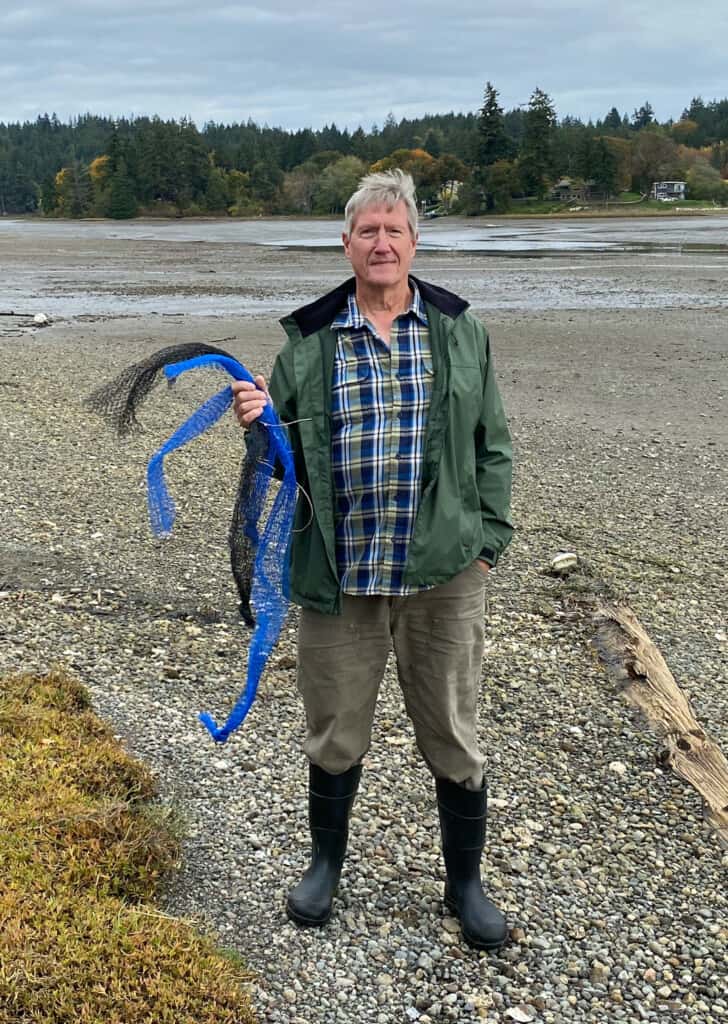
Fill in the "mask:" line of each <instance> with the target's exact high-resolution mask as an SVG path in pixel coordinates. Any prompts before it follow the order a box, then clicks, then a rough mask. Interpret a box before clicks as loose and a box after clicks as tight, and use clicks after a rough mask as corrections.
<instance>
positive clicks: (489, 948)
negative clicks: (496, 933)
mask: <svg viewBox="0 0 728 1024" xmlns="http://www.w3.org/2000/svg"><path fill="white" fill-rule="evenodd" d="M444 903H445V906H446V907H447V909H448V910H450V911H451V912H452V914H453V917H456V918H457V919H458V921H460V912H459V910H458V908H457V904H456V903H455V901H454V900H453V899H451V898H450V897H449V896H445V898H444ZM460 934H461V935H462V937H463V940H464V941H465V942H466V943H467V945H468V946H470V948H471V949H481V950H483V951H484V952H486V953H492V952H494V951H495V950H496V949H500V948H501V946H504V945H505V943H506V938H507V936H505V935H504V936H503V938H502V939H499V940H498V941H497V942H482V941H481V940H480V939H476V938H475V937H474V936H472V935H470V934H469V933H468V932H466V931H465V929H464V928H463V925H462V921H460Z"/></svg>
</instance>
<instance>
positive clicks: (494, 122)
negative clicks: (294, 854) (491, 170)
mask: <svg viewBox="0 0 728 1024" xmlns="http://www.w3.org/2000/svg"><path fill="white" fill-rule="evenodd" d="M512 155H513V149H512V145H511V141H510V139H509V138H508V136H507V134H506V128H505V121H504V118H503V108H502V107H501V106H500V104H499V103H498V92H497V90H496V89H495V88H494V87H493V86H492V85H491V83H490V82H487V83H486V86H485V95H484V97H483V106H482V107H481V108H480V110H479V112H478V153H477V162H478V166H480V167H489V166H490V165H491V164H494V163H495V162H496V160H507V159H508V158H509V157H510V156H512Z"/></svg>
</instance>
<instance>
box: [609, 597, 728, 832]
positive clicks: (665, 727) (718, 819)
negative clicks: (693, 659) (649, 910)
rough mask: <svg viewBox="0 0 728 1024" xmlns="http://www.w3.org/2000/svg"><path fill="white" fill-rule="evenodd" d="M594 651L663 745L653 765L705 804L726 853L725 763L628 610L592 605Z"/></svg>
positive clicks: (727, 797)
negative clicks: (666, 770) (682, 783)
mask: <svg viewBox="0 0 728 1024" xmlns="http://www.w3.org/2000/svg"><path fill="white" fill-rule="evenodd" d="M595 622H596V625H597V633H596V637H595V639H594V645H595V647H596V649H597V651H598V652H599V655H600V657H601V658H602V660H603V661H604V663H605V665H606V668H607V671H608V672H609V674H610V675H611V676H612V678H613V679H615V680H616V681H617V682H618V683H619V684H620V686H621V691H622V694H623V695H624V697H625V698H626V699H627V700H628V701H629V702H630V703H631V704H633V705H634V706H635V707H638V708H640V710H641V711H643V712H644V714H645V716H646V718H647V721H648V722H649V725H650V727H651V728H652V729H653V731H654V732H656V733H657V734H658V735H659V736H660V738H661V739H662V742H663V749H662V751H661V752H660V755H659V759H660V762H661V764H662V765H664V766H665V767H666V768H671V769H672V771H674V772H675V774H676V775H678V776H680V778H682V779H684V780H685V781H686V782H689V783H690V785H691V786H693V787H694V788H695V789H696V790H697V791H698V793H699V794H700V796H701V797H702V798H703V800H704V801H705V815H706V818H707V820H708V821H709V823H710V824H711V826H712V827H713V828H714V829H715V830H716V832H717V834H718V837H719V839H720V841H721V843H723V845H724V846H726V847H728V761H726V759H725V757H724V756H723V754H722V752H721V750H720V748H719V747H718V745H717V744H716V743H715V742H714V741H713V740H712V739H711V738H710V736H708V735H707V733H706V732H705V730H704V729H703V728H702V727H701V726H700V723H699V722H698V720H697V719H696V717H695V715H694V714H693V712H692V709H691V707H690V703H689V702H688V700H687V698H686V697H685V694H684V693H683V692H682V690H681V689H680V687H679V686H678V684H677V683H676V681H675V678H674V677H673V675H672V673H671V672H670V669H669V668H668V667H667V664H666V662H665V659H664V658H663V657H662V655H661V654H660V651H659V650H658V648H657V646H656V645H655V644H654V643H653V641H652V640H650V638H649V636H648V634H647V633H646V631H645V629H644V627H643V626H642V624H641V623H640V621H639V619H638V618H637V616H636V615H635V614H634V612H633V611H632V609H631V608H628V607H627V606H626V605H609V604H603V603H601V602H598V603H597V607H596V613H595Z"/></svg>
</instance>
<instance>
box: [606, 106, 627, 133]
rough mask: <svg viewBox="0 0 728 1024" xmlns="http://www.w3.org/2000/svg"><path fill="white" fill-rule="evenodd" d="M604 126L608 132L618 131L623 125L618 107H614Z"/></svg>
mask: <svg viewBox="0 0 728 1024" xmlns="http://www.w3.org/2000/svg"><path fill="white" fill-rule="evenodd" d="M602 127H603V128H604V129H605V131H608V132H618V131H620V129H621V127H622V115H621V114H620V113H619V111H618V110H617V108H616V107H612V109H611V110H610V111H609V113H608V114H607V116H606V117H605V118H604V121H603V123H602Z"/></svg>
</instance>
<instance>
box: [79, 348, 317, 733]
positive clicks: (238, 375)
mask: <svg viewBox="0 0 728 1024" xmlns="http://www.w3.org/2000/svg"><path fill="white" fill-rule="evenodd" d="M203 366H208V367H210V366H214V367H218V368H219V369H222V370H225V371H226V372H227V373H228V374H230V376H231V377H234V378H235V379H236V380H247V381H251V382H252V383H254V380H253V377H252V375H251V374H250V373H249V371H248V370H247V369H246V368H245V367H244V366H243V365H242V363H239V362H238V361H237V360H236V359H235V358H234V357H233V356H231V355H230V354H229V353H227V352H225V351H223V350H222V349H219V348H216V347H215V346H214V345H205V344H201V343H200V344H197V343H191V344H186V345H170V346H168V347H167V348H163V349H160V350H159V351H158V352H154V353H153V354H152V355H151V356H149V357H148V358H147V359H143V360H142V361H141V362H138V363H134V364H133V365H132V366H128V367H127V368H126V369H125V370H123V371H122V372H121V373H120V374H119V376H118V377H116V378H115V379H114V380H112V381H110V382H109V383H108V384H104V385H103V386H102V387H100V388H98V389H97V390H96V391H94V392H93V394H92V395H91V396H90V397H89V398H88V399H87V404H88V406H89V407H90V408H91V409H93V410H94V411H95V412H97V413H99V414H100V415H102V416H103V417H104V418H105V419H106V420H107V422H109V423H110V424H111V425H112V426H113V427H114V428H115V429H116V431H117V432H118V434H119V435H120V436H124V435H125V434H128V433H129V432H130V431H131V430H132V429H133V428H134V427H135V426H137V425H138V421H137V418H136V412H137V410H138V408H139V406H140V405H141V403H142V402H143V401H144V400H145V399H146V398H147V397H148V396H149V394H150V392H151V391H152V389H153V387H154V385H155V384H156V383H157V380H158V379H159V377H160V375H161V374H162V373H164V375H165V376H166V378H167V380H168V381H170V382H171V381H174V380H176V379H177V377H179V376H180V375H181V374H183V373H186V372H187V371H188V370H193V369H197V368H198V367H203ZM232 400H233V392H232V388H230V387H229V386H228V387H225V388H223V390H222V391H219V392H218V393H217V394H216V395H213V396H212V397H211V398H208V399H207V401H206V402H203V404H202V405H201V406H200V407H199V409H197V410H196V411H195V412H194V413H193V414H192V416H190V418H189V419H188V420H186V421H185V422H184V423H183V424H182V425H181V426H180V427H178V429H177V430H176V431H175V432H174V434H172V436H171V437H170V438H169V439H168V440H167V441H165V443H164V444H163V445H162V447H161V448H159V449H158V451H156V452H155V453H154V455H152V457H151V459H150V460H149V464H148V466H147V498H148V505H149V518H150V522H151V526H152V530H153V532H154V533H155V534H156V535H157V536H166V535H168V534H169V533H170V532H171V530H172V526H173V524H174V518H175V505H174V501H173V500H172V497H171V495H170V493H169V491H168V489H167V484H166V481H165V478H164V459H165V457H166V456H167V455H168V454H169V453H170V452H172V451H174V450H175V449H176V448H180V447H181V446H182V445H183V444H186V443H187V442H188V441H191V440H192V439H193V438H195V437H198V436H199V435H200V434H202V433H203V432H204V431H205V430H207V429H208V428H209V427H211V426H212V425H213V424H214V423H216V422H217V421H218V420H219V419H220V417H221V416H222V415H223V414H224V413H225V411H226V410H227V409H228V408H229V407H230V405H231V403H232ZM276 467H278V468H279V470H280V472H281V474H282V480H281V486H280V488H279V490H278V493H277V494H276V496H275V499H274V501H273V504H272V507H271V509H270V512H269V513H268V517H267V519H266V520H265V523H264V524H263V523H262V519H263V514H264V509H265V506H266V498H267V495H268V491H269V487H270V483H271V478H272V476H273V472H274V470H275V469H276ZM296 491H297V488H296V477H295V470H294V466H293V455H292V453H291V448H290V445H289V443H288V438H287V436H286V431H285V428H284V427H283V426H282V425H281V423H280V421H279V419H278V417H277V415H276V413H275V411H274V409H273V406H272V405H271V404H270V402H269V403H268V404H267V405H266V407H265V409H264V410H263V413H262V415H261V416H260V418H259V419H257V420H256V421H255V422H254V423H253V426H252V427H251V428H250V430H249V432H248V435H247V445H246V453H245V457H244V458H243V463H242V467H241V470H240V477H239V480H238V490H237V495H236V498H235V505H234V509H233V516H232V521H231V524H230V530H229V534H228V545H229V549H230V563H231V567H232V572H233V576H234V578H235V583H236V585H237V588H238V595H239V598H240V613H241V615H242V616H243V618H244V619H245V621H246V622H247V623H248V625H251V626H254V627H255V628H254V631H253V636H252V639H251V643H250V649H249V652H248V670H247V677H246V684H245V690H244V691H243V693H242V694H241V696H240V698H239V700H238V701H237V703H236V705H235V707H234V708H233V710H232V711H231V713H230V715H229V717H228V719H227V721H226V722H225V723H224V725H222V726H218V725H217V724H216V723H215V721H214V720H213V719H212V717H211V716H210V715H209V714H207V713H203V714H201V715H200V720H201V721H202V722H203V723H204V724H205V726H206V727H207V729H208V731H209V732H210V734H211V736H212V737H213V739H215V740H217V741H218V742H220V743H224V742H225V740H226V739H227V738H228V736H229V735H230V733H232V732H233V731H234V730H235V729H237V728H238V726H239V725H240V724H241V723H242V722H243V720H244V719H245V716H246V715H247V713H248V711H249V710H250V707H251V705H252V703H253V701H254V700H255V694H256V692H257V689H258V682H259V680H260V677H261V674H262V672H263V669H264V668H265V663H266V661H267V659H268V656H269V654H270V652H271V651H272V649H273V647H274V645H275V642H276V640H277V639H278V635H279V634H280V631H281V627H282V626H283V622H284V620H285V617H286V612H287V610H288V560H289V544H290V538H291V530H292V527H293V514H294V511H295V505H296Z"/></svg>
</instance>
